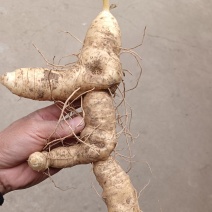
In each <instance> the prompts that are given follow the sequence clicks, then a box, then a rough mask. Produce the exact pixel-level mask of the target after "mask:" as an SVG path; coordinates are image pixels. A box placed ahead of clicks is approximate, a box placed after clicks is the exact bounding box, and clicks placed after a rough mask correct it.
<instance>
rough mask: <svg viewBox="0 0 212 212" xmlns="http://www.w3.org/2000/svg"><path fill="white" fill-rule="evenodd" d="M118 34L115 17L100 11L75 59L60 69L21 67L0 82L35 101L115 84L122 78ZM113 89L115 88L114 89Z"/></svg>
mask: <svg viewBox="0 0 212 212" xmlns="http://www.w3.org/2000/svg"><path fill="white" fill-rule="evenodd" d="M120 50H121V35H120V29H119V26H118V23H117V21H116V19H115V18H114V16H113V15H112V14H111V13H110V12H109V11H108V10H103V11H102V12H101V13H100V14H99V15H98V16H97V17H96V18H95V19H94V21H93V22H92V24H91V26H90V28H89V29H88V31H87V34H86V37H85V40H84V43H83V47H82V50H81V52H80V54H79V55H78V61H77V62H76V63H75V64H74V65H72V66H71V67H64V68H63V69H61V70H55V68H56V67H55V68H54V67H53V69H48V68H22V69H17V70H16V71H14V72H8V73H6V74H4V75H2V76H0V82H1V83H2V84H3V85H5V86H6V87H7V88H8V89H9V90H10V91H11V92H13V93H14V94H16V95H18V96H21V97H26V98H30V99H35V100H53V101H56V100H60V101H65V100H66V99H68V98H69V96H70V95H71V94H72V93H73V92H74V91H75V90H76V89H78V88H80V90H79V91H78V92H77V93H76V94H75V95H73V96H72V98H71V100H73V99H75V98H76V97H77V96H80V95H81V94H82V93H84V92H85V91H88V90H90V89H95V90H105V89H108V88H111V87H112V88H113V87H117V86H118V85H119V83H120V82H121V80H122V77H123V74H122V68H121V63H120V59H119V54H120ZM113 90H114V89H113Z"/></svg>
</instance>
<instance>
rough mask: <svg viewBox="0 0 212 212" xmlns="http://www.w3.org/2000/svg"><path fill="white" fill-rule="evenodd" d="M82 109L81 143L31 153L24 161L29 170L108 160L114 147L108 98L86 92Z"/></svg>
mask: <svg viewBox="0 0 212 212" xmlns="http://www.w3.org/2000/svg"><path fill="white" fill-rule="evenodd" d="M82 106H83V110H84V113H85V118H84V119H85V128H84V129H83V131H82V132H81V134H80V139H81V141H79V143H78V144H76V145H73V146H70V147H58V148H55V149H53V150H51V151H50V152H47V151H44V152H35V153H33V154H32V155H31V156H30V157H29V159H28V163H29V166H30V167H31V168H32V169H34V170H36V171H44V170H45V169H47V168H48V167H54V168H64V167H72V166H75V165H77V164H88V163H91V162H95V161H98V160H105V159H107V158H108V157H109V155H110V153H111V152H112V151H113V150H114V148H115V146H116V143H117V138H116V122H115V108H114V106H113V100H112V97H111V95H110V94H109V93H108V92H106V91H98V92H97V91H92V92H89V93H87V94H86V95H85V97H84V99H83V105H82Z"/></svg>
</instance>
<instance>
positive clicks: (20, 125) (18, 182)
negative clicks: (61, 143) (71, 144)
mask: <svg viewBox="0 0 212 212" xmlns="http://www.w3.org/2000/svg"><path fill="white" fill-rule="evenodd" d="M60 112H61V110H60V109H59V108H58V107H57V106H56V105H51V106H48V107H46V108H43V109H40V110H37V111H35V112H33V113H31V114H29V115H28V116H26V117H23V118H21V119H19V120H18V121H16V122H14V123H13V124H11V125H10V126H9V127H7V128H6V129H5V130H3V131H2V132H0V192H1V193H2V194H5V193H8V192H9V191H12V190H17V189H23V188H27V187H30V186H33V185H35V184H37V183H40V182H41V181H43V180H45V179H46V178H47V177H48V176H47V175H46V174H43V173H39V172H36V171H33V170H32V169H31V168H30V167H29V166H28V164H27V159H28V157H29V155H30V154H32V153H33V152H36V151H41V150H42V149H43V147H44V146H45V145H46V138H48V137H49V136H50V135H51V134H52V132H54V130H55V128H56V125H57V121H58V118H59V116H60ZM67 121H68V123H69V126H68V125H67V123H66V122H61V123H60V125H59V127H58V128H57V132H56V133H55V135H56V136H55V137H54V138H60V137H64V136H67V135H70V136H71V135H72V131H71V129H72V130H73V131H74V133H75V134H77V133H79V132H80V131H81V130H82V129H83V127H84V122H83V119H82V118H81V117H75V118H73V119H69V120H67ZM58 171H59V169H52V168H51V169H50V170H49V173H50V174H51V175H52V174H55V173H56V172H58Z"/></svg>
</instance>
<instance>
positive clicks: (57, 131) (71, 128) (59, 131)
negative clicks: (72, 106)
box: [37, 116, 85, 138]
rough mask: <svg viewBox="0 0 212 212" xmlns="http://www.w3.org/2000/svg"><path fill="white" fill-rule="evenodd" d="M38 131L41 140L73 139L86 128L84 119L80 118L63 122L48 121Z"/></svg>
mask: <svg viewBox="0 0 212 212" xmlns="http://www.w3.org/2000/svg"><path fill="white" fill-rule="evenodd" d="M41 124H42V125H41V126H40V128H39V129H37V135H39V137H40V138H49V137H50V136H51V137H52V138H63V137H67V136H68V137H71V136H73V135H76V134H78V133H80V132H81V131H82V130H83V128H84V126H85V123H84V119H83V118H82V117H80V116H77V117H74V118H72V119H68V120H63V121H60V122H58V121H46V122H42V123H41Z"/></svg>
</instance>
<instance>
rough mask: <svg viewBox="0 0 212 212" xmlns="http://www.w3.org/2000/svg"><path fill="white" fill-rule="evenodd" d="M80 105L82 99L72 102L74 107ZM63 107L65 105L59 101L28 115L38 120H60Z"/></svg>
mask: <svg viewBox="0 0 212 212" xmlns="http://www.w3.org/2000/svg"><path fill="white" fill-rule="evenodd" d="M80 106H81V102H80V100H77V101H75V102H74V103H73V104H72V107H73V108H79V107H80ZM62 108H63V105H61V104H59V103H58V104H53V105H50V106H47V107H45V108H42V109H39V110H37V111H35V112H33V113H31V114H29V115H28V116H27V117H31V118H35V119H37V120H46V121H51V120H58V119H59V118H60V115H61V112H62Z"/></svg>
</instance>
